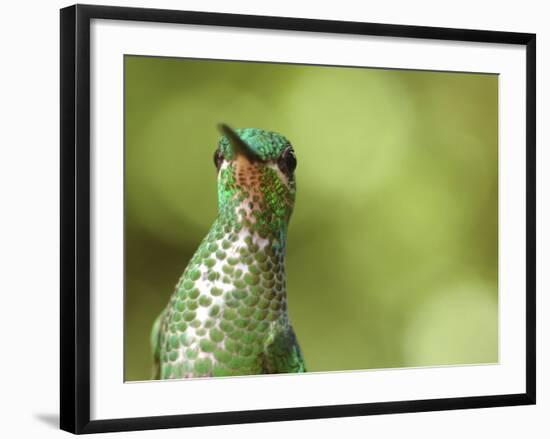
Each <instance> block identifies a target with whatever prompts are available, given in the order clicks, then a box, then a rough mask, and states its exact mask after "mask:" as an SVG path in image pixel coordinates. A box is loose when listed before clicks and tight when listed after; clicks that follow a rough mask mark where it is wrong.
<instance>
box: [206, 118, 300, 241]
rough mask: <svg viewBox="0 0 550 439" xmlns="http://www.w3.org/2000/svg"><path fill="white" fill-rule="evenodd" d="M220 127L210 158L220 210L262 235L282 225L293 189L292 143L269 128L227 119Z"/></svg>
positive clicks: (282, 227) (288, 210)
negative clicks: (238, 126)
mask: <svg viewBox="0 0 550 439" xmlns="http://www.w3.org/2000/svg"><path fill="white" fill-rule="evenodd" d="M219 129H220V131H221V132H222V134H223V136H222V137H221V139H220V141H219V143H218V148H217V149H216V152H215V154H214V164H215V165H216V169H217V173H218V208H219V211H220V214H222V215H224V216H227V218H229V219H230V220H231V221H233V222H235V223H236V224H238V225H242V226H246V227H248V228H250V229H253V230H255V231H257V232H258V233H259V234H260V235H261V236H267V235H270V234H271V235H272V234H279V233H280V232H281V231H285V230H286V226H287V224H288V221H289V219H290V215H291V213H292V209H293V207H294V198H295V193H296V183H295V177H294V170H295V169H296V164H297V162H296V156H295V155H294V150H293V148H292V145H291V144H290V142H289V141H288V140H287V139H286V138H285V137H284V136H282V135H280V134H277V133H274V132H272V131H264V130H261V129H257V128H244V129H235V130H233V129H232V128H230V127H229V126H227V125H225V124H221V125H220V126H219Z"/></svg>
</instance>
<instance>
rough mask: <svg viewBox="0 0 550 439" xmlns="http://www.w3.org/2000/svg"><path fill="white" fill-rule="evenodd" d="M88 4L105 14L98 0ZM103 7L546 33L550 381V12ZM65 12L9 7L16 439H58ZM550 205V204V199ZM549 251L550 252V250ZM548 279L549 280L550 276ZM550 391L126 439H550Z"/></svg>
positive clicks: (11, 350)
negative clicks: (472, 405) (477, 403)
mask: <svg viewBox="0 0 550 439" xmlns="http://www.w3.org/2000/svg"><path fill="white" fill-rule="evenodd" d="M88 3H96V2H95V1H88ZM99 3H100V4H113V5H120V6H144V7H164V8H173V9H188V10H209V11H219V12H235V13H249V14H260V15H262V14H263V15H282V16H300V17H309V18H328V19H341V20H354V21H370V22H382V23H397V24H417V25H429V26H445V27H464V28H482V29H493V30H507V31H519V32H536V33H537V45H538V53H537V55H538V71H537V75H538V85H537V87H538V93H537V98H538V105H537V107H538V110H537V111H538V117H537V119H538V126H539V128H538V145H539V152H538V170H539V177H538V184H539V186H538V203H539V204H538V211H539V213H538V224H539V226H538V237H539V240H538V241H539V244H538V245H539V251H538V254H539V262H538V271H539V282H538V289H539V294H538V305H539V308H538V316H539V324H538V348H539V351H538V352H539V364H538V367H539V372H540V371H544V370H545V369H546V370H548V364H549V361H548V360H549V353H550V348H549V342H548V340H549V330H550V325H548V324H547V322H545V321H544V319H543V318H542V317H543V314H547V315H548V312H549V311H550V309H549V303H548V300H544V299H545V298H544V297H542V296H543V292H545V291H548V289H549V288H550V276H549V275H548V268H547V267H548V265H549V263H550V255H549V244H550V232H549V231H548V229H547V228H545V227H544V226H543V225H544V224H549V223H550V205H549V202H548V200H549V199H550V197H549V194H548V191H549V190H550V175H549V174H548V173H546V175H544V174H543V171H544V170H545V168H548V166H550V153H549V152H548V149H546V150H544V149H543V148H541V147H540V146H541V145H545V144H547V143H548V140H549V139H548V132H549V131H548V129H547V127H546V126H544V124H543V121H545V120H548V118H549V110H548V104H549V102H550V96H549V92H550V91H549V86H548V82H547V81H545V77H550V64H549V63H550V55H549V53H550V52H549V43H550V26H549V24H550V14H549V13H548V11H547V10H546V9H545V6H544V4H545V2H543V1H534V0H524V1H522V2H508V4H504V3H505V2H503V1H502V0H501V1H492V0H491V1H484V2H481V1H480V0H477V1H471V0H462V1H455V2H447V3H445V2H442V1H441V0H439V1H427V0H422V1H420V0H416V1H410V0H408V1H407V0H403V1H395V0H388V1H386V2H366V1H365V2H358V1H355V2H354V1H352V0H339V1H338V2H335V1H330V2H325V3H323V4H321V2H319V1H308V2H306V1H302V2H298V1H297V0H294V1H288V0H277V1H270V2H263V4H261V3H262V2H257V1H256V2H254V1H252V0H232V1H231V2H228V1H222V0H203V1H199V0H193V1H175V0H173V1H169V0H158V1H123V0H118V1H108V0H104V1H102V2H99ZM69 4H70V3H69V2H63V1H58V0H56V1H49V2H44V1H42V2H40V1H24V2H5V3H4V4H3V5H2V6H3V8H2V21H1V25H0V32H1V38H0V48H1V58H0V60H1V65H0V87H1V93H0V108H1V110H2V114H1V116H2V117H1V121H2V123H1V124H0V148H1V149H0V202H1V206H2V208H1V210H0V212H1V213H0V267H1V269H0V301H1V302H0V303H1V306H0V334H1V335H0V337H1V344H0V352H1V358H2V360H1V361H0V377H2V384H1V387H0V404H1V406H0V410H1V411H0V419H1V421H0V432H2V433H3V434H2V435H3V436H4V437H20V436H21V437H23V436H25V437H33V436H35V437H54V436H61V435H63V434H64V433H62V432H59V431H57V429H56V427H55V426H54V424H55V422H56V417H57V410H58V401H59V398H58V352H59V348H58V319H59V312H58V282H59V276H58V271H59V264H58V252H59V245H58V238H59V234H58V210H59V197H58V184H59V180H58V174H59V164H58V140H59V135H58V132H59V129H58V127H59V119H58V105H59V99H58V94H59V88H58V75H59V68H58V65H59V52H58V41H59V35H58V31H59V27H58V24H59V21H58V9H59V8H60V7H63V6H66V5H69ZM545 199H546V203H544V200H545ZM543 246H544V248H543ZM545 271H546V273H545ZM549 383H550V381H549V380H548V378H547V374H545V373H544V372H543V373H539V377H538V392H539V397H538V401H539V404H538V405H537V406H534V407H533V406H528V407H509V408H497V409H482V410H465V411H456V412H439V413H423V414H404V415H386V416H371V417H363V418H347V419H337V420H334V419H328V420H316V421H304V422H285V423H272V424H257V425H241V426H224V427H209V428H201V429H192V430H185V431H181V430H166V431H161V432H159V431H157V432H140V433H127V434H119V435H118V436H117V437H123V436H126V435H128V436H130V435H132V436H139V437H151V438H152V437H155V438H157V437H160V438H162V437H182V435H185V437H192V438H217V437H219V436H220V435H223V436H225V437H233V436H237V435H238V436H239V437H241V438H243V439H244V438H257V437H259V436H260V435H261V436H262V437H263V438H271V437H281V436H285V435H286V436H289V437H299V435H308V436H312V437H334V436H337V435H344V434H345V435H346V437H408V438H409V437H411V438H442V437H444V438H446V439H447V438H455V437H456V438H481V437H519V436H523V435H528V437H531V438H543V437H548V434H549V433H550V426H549V423H548V420H547V419H546V417H545V414H547V415H548V414H550V396H549V392H550V384H549Z"/></svg>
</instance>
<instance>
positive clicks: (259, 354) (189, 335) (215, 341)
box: [151, 124, 306, 379]
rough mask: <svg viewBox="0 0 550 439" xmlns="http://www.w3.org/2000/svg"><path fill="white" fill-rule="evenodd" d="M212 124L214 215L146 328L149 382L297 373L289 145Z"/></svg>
mask: <svg viewBox="0 0 550 439" xmlns="http://www.w3.org/2000/svg"><path fill="white" fill-rule="evenodd" d="M219 129H220V131H221V133H222V137H221V139H220V140H219V142H218V146H217V148H216V150H215V153H214V165H215V167H216V174H217V198H218V214H217V217H216V218H215V220H214V222H213V224H212V226H211V228H210V230H209V231H208V233H207V235H206V236H205V238H204V239H203V240H202V242H201V243H200V245H199V247H198V249H197V250H196V252H195V253H194V255H193V256H192V258H191V260H190V261H189V263H188V265H187V267H186V268H185V270H184V272H183V274H182V275H181V277H180V279H179V281H178V282H177V284H176V287H175V289H174V292H173V294H172V296H171V297H170V300H169V302H168V305H167V306H166V308H165V309H164V310H163V311H162V312H161V314H160V315H159V316H158V317H157V319H156V320H155V322H154V324H153V328H152V332H151V346H152V351H153V379H171V378H196V377H219V376H236V375H256V374H273V373H298V372H305V371H306V366H305V363H304V359H303V355H302V352H301V349H300V346H299V344H298V340H297V338H296V334H295V332H294V329H293V327H292V325H291V322H290V319H289V315H288V312H287V307H288V305H287V297H286V278H285V251H286V240H287V229H288V224H289V220H290V216H291V213H292V210H293V207H294V200H295V194H296V180H295V175H294V173H295V169H296V165H297V161H296V156H295V154H294V149H293V147H292V145H291V143H290V142H289V141H288V140H287V139H286V138H285V137H284V136H282V135H280V134H278V133H275V132H272V131H266V130H262V129H257V128H244V129H232V128H231V127H229V126H228V125H226V124H221V125H219Z"/></svg>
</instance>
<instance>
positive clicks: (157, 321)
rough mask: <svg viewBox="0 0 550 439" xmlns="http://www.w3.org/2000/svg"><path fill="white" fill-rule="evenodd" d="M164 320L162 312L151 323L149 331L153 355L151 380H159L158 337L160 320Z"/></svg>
mask: <svg viewBox="0 0 550 439" xmlns="http://www.w3.org/2000/svg"><path fill="white" fill-rule="evenodd" d="M163 319H164V311H163V312H161V313H160V314H159V316H158V317H157V318H156V319H155V322H154V323H153V328H152V329H151V351H152V353H153V371H152V379H153V380H160V344H161V343H160V335H161V331H160V329H161V326H162V320H163Z"/></svg>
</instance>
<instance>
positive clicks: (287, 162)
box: [277, 145, 298, 175]
mask: <svg viewBox="0 0 550 439" xmlns="http://www.w3.org/2000/svg"><path fill="white" fill-rule="evenodd" d="M297 164H298V162H297V160H296V155H295V154H294V150H293V149H292V146H290V145H288V146H287V147H286V148H285V150H284V151H283V152H282V154H281V155H280V157H279V160H278V161H277V166H279V169H280V170H281V171H283V172H284V173H285V174H287V175H291V174H292V173H293V172H294V170H295V169H296V165H297Z"/></svg>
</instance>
